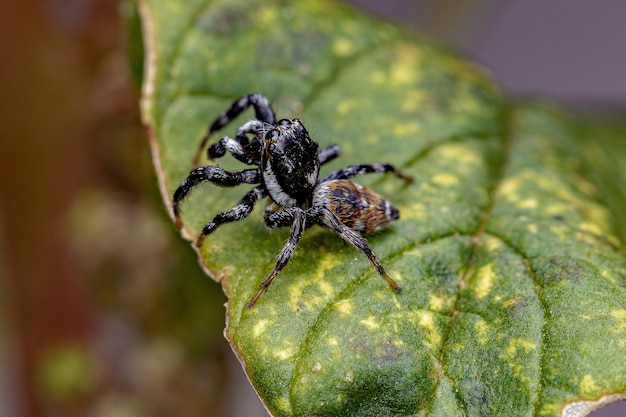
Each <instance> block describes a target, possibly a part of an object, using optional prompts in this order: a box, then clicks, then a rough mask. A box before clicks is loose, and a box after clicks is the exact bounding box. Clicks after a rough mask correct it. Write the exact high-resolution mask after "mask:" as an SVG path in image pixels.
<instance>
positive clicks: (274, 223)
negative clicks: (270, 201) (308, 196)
mask: <svg viewBox="0 0 626 417" xmlns="http://www.w3.org/2000/svg"><path fill="white" fill-rule="evenodd" d="M276 207H279V206H278V205H276ZM273 208H274V206H272V205H268V206H266V207H265V214H264V215H263V221H264V222H265V224H266V225H267V227H269V228H270V229H278V228H279V227H288V226H291V225H292V224H293V222H294V219H295V218H296V213H299V212H302V209H301V208H299V207H286V208H283V209H280V210H276V211H274V210H273ZM317 213H318V212H317V208H315V207H311V208H310V209H308V210H306V211H305V212H304V214H305V215H306V218H307V224H306V228H307V229H308V228H309V227H311V226H313V225H314V224H315V220H316V218H317Z"/></svg>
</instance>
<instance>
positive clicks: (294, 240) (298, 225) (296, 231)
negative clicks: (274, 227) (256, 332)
mask: <svg viewBox="0 0 626 417" xmlns="http://www.w3.org/2000/svg"><path fill="white" fill-rule="evenodd" d="M292 213H293V224H292V225H291V234H290V235H289V239H288V240H287V243H285V246H284V247H283V249H282V250H281V251H280V254H279V255H278V260H277V261H276V265H275V266H274V269H272V271H271V272H270V273H269V274H268V275H267V277H265V279H264V280H263V282H262V283H261V285H260V286H259V289H258V290H257V292H256V293H255V294H254V296H252V298H251V299H250V301H248V304H247V305H246V306H247V307H248V308H252V307H253V306H254V304H255V303H256V302H257V300H258V299H259V297H260V296H261V294H263V292H265V290H266V289H267V287H269V285H270V284H271V283H272V281H274V278H276V277H277V276H278V274H280V271H282V269H283V268H284V267H285V265H287V263H288V262H289V260H290V259H291V257H292V256H293V253H294V251H295V250H296V246H298V242H299V241H300V238H301V237H302V233H303V232H304V229H305V228H306V213H305V212H304V211H303V210H301V209H299V210H293V211H292Z"/></svg>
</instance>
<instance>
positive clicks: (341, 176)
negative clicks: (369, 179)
mask: <svg viewBox="0 0 626 417" xmlns="http://www.w3.org/2000/svg"><path fill="white" fill-rule="evenodd" d="M373 172H391V173H392V174H393V175H395V176H396V177H398V178H400V179H402V180H404V181H406V182H408V183H411V182H413V178H411V177H409V176H407V175H404V174H403V173H401V172H400V171H398V170H397V169H396V168H395V167H394V166H393V165H389V164H378V163H375V164H361V165H350V166H348V167H345V168H343V169H339V170H337V171H333V172H331V173H330V174H328V175H326V176H325V177H324V178H322V179H321V180H320V182H326V181H331V180H347V179H350V178H353V177H356V176H357V175H361V174H370V173H373Z"/></svg>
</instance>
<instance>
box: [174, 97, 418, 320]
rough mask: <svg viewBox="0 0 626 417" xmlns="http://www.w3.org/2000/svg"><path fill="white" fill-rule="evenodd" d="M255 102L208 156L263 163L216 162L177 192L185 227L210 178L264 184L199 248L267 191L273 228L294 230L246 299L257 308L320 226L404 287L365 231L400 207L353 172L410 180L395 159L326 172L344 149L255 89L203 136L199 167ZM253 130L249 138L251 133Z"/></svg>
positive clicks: (228, 183) (216, 222) (223, 217)
mask: <svg viewBox="0 0 626 417" xmlns="http://www.w3.org/2000/svg"><path fill="white" fill-rule="evenodd" d="M250 106H252V107H253V108H254V111H255V115H256V118H255V119H253V120H250V121H249V122H247V123H245V124H243V125H242V126H241V127H239V129H237V135H236V136H235V138H234V139H232V138H230V137H228V136H224V137H223V138H221V139H220V140H219V141H218V142H217V143H213V144H211V146H209V148H208V151H207V154H208V157H209V159H212V160H213V159H216V158H221V157H222V156H224V155H225V154H226V152H227V151H228V152H230V153H231V154H232V155H233V157H235V158H236V159H237V160H239V161H241V162H243V163H245V164H247V165H256V168H251V169H246V170H243V171H238V172H229V171H225V170H223V169H221V168H219V167H217V166H212V165H209V166H203V167H197V168H194V169H193V170H192V171H191V172H190V173H189V176H188V177H187V178H185V180H184V181H183V182H182V183H181V184H180V186H179V187H178V189H177V190H176V192H175V193H174V201H173V212H174V218H175V220H176V225H177V227H178V228H180V227H182V221H181V218H180V207H179V205H180V202H181V201H182V200H183V199H184V198H185V197H186V196H187V195H188V194H189V192H190V191H191V190H192V189H193V188H194V187H195V186H196V185H198V184H199V183H201V182H203V181H208V182H210V183H213V184H215V185H217V186H221V187H234V186H236V185H240V184H257V185H256V186H255V187H254V188H252V190H250V191H248V192H247V193H246V194H245V195H244V197H243V199H242V200H241V202H240V203H239V204H237V205H236V206H234V207H233V208H231V209H230V210H228V211H225V212H223V213H219V214H218V215H216V216H215V217H214V218H213V220H211V221H210V222H208V223H207V224H206V225H205V226H204V228H203V229H202V232H201V233H200V235H199V236H198V238H197V241H196V245H197V246H198V247H200V246H201V245H202V242H203V241H204V239H205V238H206V237H207V236H208V235H209V234H211V233H212V232H213V231H214V230H215V229H217V228H218V227H219V226H221V225H222V224H224V223H229V222H234V221H237V220H242V219H244V218H245V217H247V216H248V215H249V214H250V212H251V211H252V209H253V207H254V204H255V203H256V202H257V201H258V200H261V199H262V198H265V197H268V199H267V205H266V206H265V215H264V217H263V220H264V221H265V224H266V225H267V226H268V227H270V228H277V227H288V226H290V227H291V235H290V236H289V239H288V241H287V243H286V244H285V246H284V247H283V249H282V251H281V252H280V254H279V255H278V260H277V262H276V265H275V266H274V269H272V271H271V272H270V273H269V274H268V275H267V277H266V278H265V280H264V281H263V282H262V283H261V286H260V287H259V289H258V290H257V292H256V293H255V294H254V296H253V297H252V298H251V299H250V301H249V302H248V304H247V307H248V308H251V307H252V306H253V305H254V304H255V303H256V301H257V300H258V299H259V297H260V296H261V294H263V292H264V291H265V289H266V288H267V287H268V286H269V285H270V284H271V283H272V281H273V280H274V278H276V277H277V276H278V274H279V273H280V271H281V270H282V269H283V268H284V267H285V265H287V262H289V260H290V259H291V257H292V255H293V253H294V250H295V249H296V246H297V244H298V241H299V240H300V238H301V237H302V233H303V232H304V230H305V229H307V228H309V227H311V226H312V225H314V224H318V225H320V226H322V227H325V228H326V229H329V230H332V231H334V232H335V233H337V234H339V236H341V238H342V239H343V240H345V241H346V242H348V243H349V244H351V245H352V246H354V247H355V248H357V249H359V250H361V251H362V252H363V253H365V255H366V256H367V257H368V259H369V260H370V262H371V263H372V264H373V265H374V267H375V268H376V270H377V271H378V273H379V274H380V276H381V277H382V278H384V279H385V280H386V281H387V282H388V283H389V285H391V287H392V288H393V289H394V290H396V291H400V290H401V288H400V286H399V285H398V284H397V283H396V282H395V281H394V280H393V279H392V278H391V277H390V276H389V275H387V272H385V269H384V268H383V266H382V265H381V264H380V262H379V261H378V258H377V257H376V255H375V254H374V252H372V250H371V249H370V248H369V246H368V245H367V242H366V241H365V239H363V238H362V237H361V235H363V234H367V233H370V232H373V231H376V230H378V229H380V228H381V227H383V226H385V225H387V224H389V223H390V222H391V221H393V220H396V219H398V217H399V213H398V210H396V209H395V208H394V207H393V206H392V205H391V204H390V203H389V202H388V201H386V200H385V199H383V198H382V197H381V196H379V195H378V194H376V193H375V192H373V191H372V190H370V189H368V188H366V187H363V186H361V185H359V184H356V183H353V182H351V181H348V180H349V179H350V178H352V177H354V176H356V175H360V174H367V173H371V172H391V173H392V174H394V175H395V176H397V177H398V178H401V179H403V180H405V181H407V182H410V181H411V178H410V177H407V176H405V175H403V174H402V173H400V172H399V171H398V170H396V168H394V167H393V166H391V165H388V164H367V165H351V166H349V167H346V168H344V169H341V170H338V171H334V172H331V173H330V174H328V175H326V176H324V177H322V178H319V169H320V165H322V164H325V163H327V162H329V161H331V160H333V159H335V158H336V157H338V156H339V155H340V150H339V147H338V146H337V145H331V146H328V147H326V148H324V149H321V150H318V148H319V145H318V144H317V142H315V141H313V140H312V139H311V137H310V136H309V134H308V132H307V130H306V129H305V128H304V126H303V125H302V123H301V122H300V120H299V119H281V120H278V121H276V116H275V114H274V111H273V110H272V107H271V105H270V103H269V101H268V99H267V98H266V97H265V96H263V95H261V94H250V95H247V96H243V97H241V98H239V99H238V100H236V101H235V102H234V103H233V104H232V105H231V107H230V108H229V109H228V110H226V111H225V112H224V113H222V114H221V115H220V116H219V117H218V118H217V119H216V120H215V121H214V122H213V124H212V125H211V127H210V128H209V130H208V131H207V133H206V134H205V135H204V137H203V139H202V142H201V143H200V146H199V148H198V151H197V153H196V156H195V158H194V165H195V166H197V165H198V162H199V160H200V155H201V153H202V149H203V148H204V146H205V144H206V142H207V140H208V139H209V137H210V136H211V135H212V134H213V133H214V132H216V131H218V130H220V129H222V128H223V127H225V126H226V125H227V124H228V123H230V122H231V121H232V120H233V119H235V118H236V117H237V116H238V115H239V114H240V113H242V112H243V111H244V110H246V109H247V108H248V107H250ZM248 134H250V135H253V138H252V140H251V141H250V140H249V139H248V137H247V135H248Z"/></svg>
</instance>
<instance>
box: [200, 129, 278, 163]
mask: <svg viewBox="0 0 626 417" xmlns="http://www.w3.org/2000/svg"><path fill="white" fill-rule="evenodd" d="M268 126H269V127H268ZM271 127H272V126H271V125H267V124H266V123H265V122H262V121H260V120H250V121H248V122H246V123H245V124H244V125H243V126H241V127H240V128H239V129H237V136H236V137H235V139H233V138H230V137H228V136H224V137H223V138H221V139H220V140H218V141H217V142H216V143H212V144H211V145H210V146H209V149H208V150H207V156H208V158H209V159H217V158H221V157H222V156H224V155H225V154H226V151H228V152H230V153H231V155H233V156H234V157H235V159H237V160H238V161H241V162H243V163H244V164H248V165H259V164H260V163H261V146H262V143H261V141H260V140H256V141H255V142H253V143H252V144H250V143H249V141H248V137H247V136H246V134H247V133H253V134H254V135H257V137H258V134H259V133H260V132H263V131H264V130H269V129H270V128H271Z"/></svg>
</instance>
